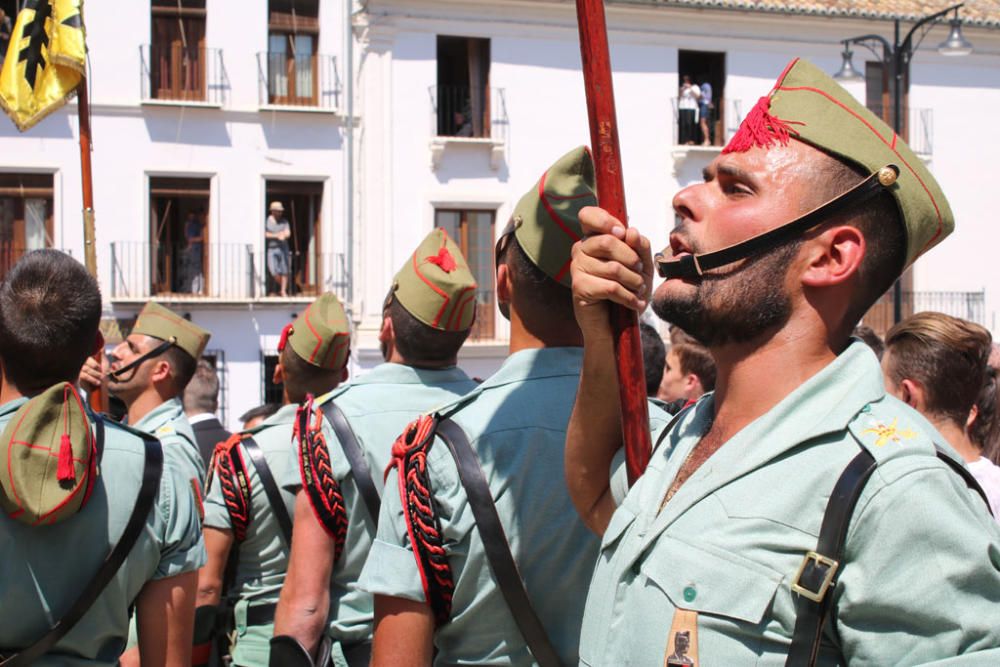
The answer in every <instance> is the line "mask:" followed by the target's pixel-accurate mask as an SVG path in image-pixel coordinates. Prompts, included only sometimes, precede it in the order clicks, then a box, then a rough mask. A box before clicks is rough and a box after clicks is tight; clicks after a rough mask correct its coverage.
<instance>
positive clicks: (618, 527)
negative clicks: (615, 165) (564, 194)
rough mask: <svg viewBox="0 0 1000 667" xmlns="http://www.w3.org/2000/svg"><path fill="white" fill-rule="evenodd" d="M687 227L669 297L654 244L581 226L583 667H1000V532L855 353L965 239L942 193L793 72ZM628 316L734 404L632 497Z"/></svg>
mask: <svg viewBox="0 0 1000 667" xmlns="http://www.w3.org/2000/svg"><path fill="white" fill-rule="evenodd" d="M673 205H674V211H675V212H676V214H677V226H676V227H675V228H674V230H673V232H672V233H671V235H670V249H669V251H665V254H667V255H668V256H669V255H671V254H672V257H669V258H665V257H662V256H660V257H658V258H657V262H656V266H657V267H658V269H659V270H660V271H661V274H662V275H663V276H664V277H665V278H666V281H665V282H663V283H662V284H661V285H659V287H658V288H657V289H656V291H655V293H654V292H653V291H652V275H653V267H654V263H653V262H654V260H653V257H652V256H651V253H650V250H649V241H648V240H647V239H645V238H643V237H642V236H641V235H640V234H639V233H638V232H636V231H634V230H633V229H628V230H626V229H624V228H623V227H622V226H621V225H620V223H619V222H618V221H616V220H615V219H614V218H612V217H611V216H610V215H609V214H608V213H607V212H606V211H602V210H601V209H598V208H589V209H586V210H585V211H583V213H582V214H581V221H582V222H583V228H584V232H585V236H586V239H585V240H584V241H582V242H580V243H579V244H577V247H576V250H575V252H574V260H573V268H572V272H573V295H574V304H575V306H576V315H577V320H578V321H579V323H580V326H581V329H582V330H583V334H584V361H583V373H582V374H581V379H580V389H579V391H578V393H577V402H576V407H575V409H574V411H573V418H572V421H571V422H570V428H569V436H568V438H567V454H566V475H567V480H568V482H569V484H570V488H571V490H572V493H573V499H574V502H575V503H576V506H577V508H578V510H579V511H580V513H581V515H582V516H583V517H584V519H585V521H586V522H587V524H588V525H589V526H591V527H592V528H593V530H594V531H595V532H597V533H598V534H600V535H602V546H601V551H600V556H599V558H598V561H597V567H596V569H595V571H594V577H593V580H592V582H591V585H590V593H589V596H588V597H587V608H586V613H585V615H584V622H583V632H582V637H583V640H582V644H581V647H580V659H581V663H582V664H584V665H624V664H632V665H663V664H670V663H669V661H666V662H665V657H666V656H670V655H672V654H674V653H675V652H677V651H678V650H679V648H678V647H679V646H680V645H681V643H682V641H681V637H682V636H683V638H684V640H685V641H684V642H683V643H686V644H687V650H686V651H685V654H686V655H688V656H690V658H691V659H692V660H693V661H694V662H695V663H696V664H699V665H745V664H762V665H781V664H789V665H796V666H798V665H809V664H812V663H813V659H812V657H811V653H812V651H813V650H818V660H817V664H822V665H835V664H837V665H846V664H850V665H900V664H905V665H915V664H923V663H926V662H935V661H939V660H940V661H942V664H943V663H944V662H947V664H949V665H951V664H977V665H981V664H991V665H992V664H1000V623H998V622H997V618H998V616H997V614H998V612H997V610H998V609H1000V526H998V525H997V523H996V522H995V521H993V519H992V518H991V517H990V514H989V510H988V507H987V504H986V502H985V500H984V499H983V498H982V497H981V495H980V494H979V493H978V488H977V486H976V485H975V483H974V481H972V480H971V476H969V475H968V471H967V470H966V469H965V468H964V464H963V463H962V462H961V461H960V460H959V458H958V457H957V455H956V454H955V453H954V451H953V450H951V448H949V447H947V445H945V446H944V447H945V448H946V450H945V451H942V452H941V454H940V456H941V457H944V458H940V457H939V455H938V451H937V449H936V447H935V440H936V439H938V437H939V436H938V435H937V433H936V432H935V431H934V430H933V428H932V427H930V425H929V424H928V423H927V421H926V420H925V419H924V418H923V417H922V416H921V415H920V414H919V413H917V412H916V411H914V410H913V409H911V408H910V407H909V406H907V405H906V404H904V403H902V402H901V401H898V400H897V399H895V398H894V397H892V396H891V395H889V394H887V393H886V390H885V387H884V384H883V380H882V371H881V368H880V366H879V363H878V361H877V360H876V358H875V355H874V354H872V352H871V350H870V349H869V348H868V346H866V345H865V344H864V343H862V342H861V341H859V340H856V339H852V338H851V337H850V334H851V331H852V330H853V329H854V326H855V324H856V323H857V322H858V320H859V319H861V316H862V315H863V314H864V313H865V312H866V311H867V310H868V309H869V308H870V307H871V305H872V304H873V303H875V301H876V300H877V299H878V298H879V297H880V296H881V295H882V294H883V293H884V292H885V291H886V290H887V289H888V288H889V287H890V286H891V285H892V284H893V282H894V281H895V280H896V278H898V277H899V275H900V274H901V272H902V271H903V269H904V268H905V267H907V266H910V265H911V264H912V263H913V262H914V260H915V259H916V258H917V257H919V256H920V255H922V254H923V253H924V252H925V251H927V250H928V249H930V248H931V247H933V246H934V245H935V244H937V243H938V242H939V241H940V240H941V239H943V238H944V237H945V236H947V235H948V234H949V233H950V232H951V231H952V229H953V228H954V218H953V216H952V213H951V209H950V208H949V206H948V202H947V200H946V199H945V196H944V194H943V193H942V192H941V189H940V187H939V186H938V184H937V182H936V181H935V180H934V177H933V176H932V175H931V174H930V172H929V171H928V170H927V168H926V166H925V165H924V163H923V162H922V161H921V160H920V159H919V158H918V157H916V156H915V155H914V154H913V152H912V151H911V150H910V148H909V147H908V146H906V145H905V144H904V142H903V141H902V140H900V139H899V138H898V137H895V136H894V135H893V133H892V131H891V130H890V129H889V128H888V127H887V126H886V125H885V123H883V122H882V121H880V120H879V119H878V118H876V117H875V115H874V114H872V113H871V112H870V111H868V110H867V109H865V108H864V107H862V106H861V105H860V104H858V103H857V102H856V101H855V99H854V98H853V97H852V96H851V95H850V93H848V92H847V91H846V90H844V89H843V88H841V87H840V86H838V85H837V83H836V82H834V81H833V80H832V79H831V78H830V77H829V76H827V75H826V74H824V73H823V72H822V71H821V70H819V69H818V68H817V67H815V66H813V65H811V64H809V63H807V62H805V61H803V60H794V61H792V62H791V63H790V64H789V65H788V67H787V68H786V69H785V71H784V72H783V73H782V74H781V76H780V77H779V79H778V81H777V83H776V84H775V86H774V87H773V89H772V90H771V92H770V94H768V95H767V96H765V97H763V98H761V99H760V101H759V102H758V103H757V105H756V106H755V107H754V109H753V110H752V111H751V112H750V113H749V114H748V115H747V117H746V118H745V119H744V122H743V124H742V125H741V127H740V129H739V131H738V132H737V133H736V135H735V136H734V138H733V140H732V141H731V142H730V143H729V145H728V146H727V147H726V148H725V149H724V150H723V152H722V154H721V155H720V156H719V157H717V158H716V159H715V160H713V162H712V163H711V164H710V165H709V167H708V168H707V170H706V181H705V182H704V183H700V184H697V185H692V186H690V187H687V188H685V189H683V190H681V191H680V192H679V193H677V195H675V197H674V199H673ZM817 207H818V210H816V209H817ZM810 212H811V213H810ZM790 221H793V222H791V223H790ZM795 221H797V222H795ZM720 249H726V250H725V253H724V254H717V252H716V251H719V250H720ZM609 295H610V301H613V302H615V303H619V304H621V305H622V306H624V307H627V308H631V309H634V310H638V311H642V310H644V309H645V306H646V304H647V302H648V300H649V299H650V298H651V297H652V303H653V308H654V310H655V312H656V313H657V314H658V315H659V316H660V317H661V318H663V319H666V320H668V321H671V322H674V323H676V324H678V325H679V326H681V327H683V328H684V329H685V330H686V331H688V332H690V333H691V334H692V335H694V336H695V337H696V338H698V339H700V340H701V341H702V342H704V343H705V344H706V345H707V346H708V348H709V350H710V351H711V352H712V356H713V357H715V360H716V364H717V366H718V380H717V384H716V389H715V392H714V393H713V394H709V395H707V396H705V397H704V398H702V399H701V400H700V401H698V402H697V403H696V404H695V405H694V406H693V407H691V408H688V409H687V410H686V411H685V412H682V413H680V416H679V418H677V419H676V421H675V422H674V423H673V426H672V428H670V429H665V430H660V432H654V434H653V442H654V443H657V442H659V445H658V447H657V449H656V450H655V451H654V452H653V455H652V459H651V461H650V463H649V466H648V467H647V468H646V470H645V474H643V475H642V476H640V477H639V479H638V481H637V482H636V483H635V485H634V486H632V488H631V489H630V490H629V491H628V493H627V494H622V493H621V492H620V491H619V489H620V488H621V487H620V485H618V484H616V483H615V482H617V480H619V479H621V477H622V476H624V470H621V467H619V468H618V469H617V470H615V471H614V473H613V475H612V476H611V477H610V478H609V474H608V471H609V469H611V465H612V460H613V457H614V456H615V453H616V451H617V450H618V449H619V448H620V446H621V423H620V416H619V411H618V406H617V403H616V402H614V401H609V400H608V396H609V395H614V393H615V391H616V387H617V377H616V370H615V366H614V356H613V336H612V332H611V331H610V327H609V325H608V303H609ZM661 436H662V437H661ZM845 471H846V472H847V474H846V475H845ZM868 473H871V474H870V476H868ZM835 486H836V487H839V488H838V489H837V492H836V493H834V487H835ZM852 498H853V499H856V500H857V503H856V504H853V505H852V504H851V503H850V502H849V499H852ZM829 584H835V585H833V586H829ZM817 600H819V601H817ZM824 620H825V623H824V622H823V621H824ZM688 640H689V641H688Z"/></svg>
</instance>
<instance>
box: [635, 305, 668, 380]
mask: <svg viewBox="0 0 1000 667" xmlns="http://www.w3.org/2000/svg"><path fill="white" fill-rule="evenodd" d="M639 335H640V337H641V338H642V364H643V367H644V368H645V369H646V395H647V396H656V392H657V391H659V389H660V382H661V381H662V380H663V367H664V366H665V365H666V363H667V346H666V345H664V344H663V338H661V337H660V332H659V331H657V330H656V327H654V326H652V325H650V324H647V323H645V322H639Z"/></svg>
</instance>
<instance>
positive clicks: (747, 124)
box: [723, 59, 955, 266]
mask: <svg viewBox="0 0 1000 667" xmlns="http://www.w3.org/2000/svg"><path fill="white" fill-rule="evenodd" d="M787 138H793V139H797V140H799V141H802V142H804V143H807V144H810V145H812V146H815V147H816V148H819V149H821V150H823V151H826V152H827V153H830V154H832V155H834V156H835V157H837V158H839V159H841V160H843V161H845V162H849V163H852V164H854V165H857V166H859V167H861V168H862V169H863V170H865V172H866V173H869V174H870V173H874V172H877V171H878V170H879V169H882V168H883V167H885V166H886V165H890V164H891V165H896V166H898V168H899V177H898V178H897V179H896V181H895V183H894V184H893V185H892V186H891V187H889V192H890V193H892V196H893V197H894V198H895V200H896V203H897V204H898V205H899V211H900V218H901V219H902V221H903V224H904V225H905V227H906V266H909V265H910V264H912V263H913V262H914V261H915V260H916V259H917V258H918V257H919V256H920V255H922V254H923V253H925V252H927V251H928V250H929V249H931V248H932V247H934V246H935V245H937V244H938V243H939V242H940V241H941V240H942V239H944V237H946V236H947V235H948V234H950V233H951V232H952V230H954V228H955V218H954V216H953V215H952V212H951V207H950V206H949V205H948V200H947V199H946V198H945V196H944V193H943V192H942V191H941V187H940V186H939V185H938V183H937V181H936V180H934V177H933V176H931V173H930V171H928V170H927V167H926V166H924V163H923V161H922V160H921V159H920V158H919V157H917V156H916V155H915V154H914V153H913V151H912V150H910V147H909V146H907V145H906V143H905V142H904V141H903V140H902V139H900V138H899V137H897V136H896V135H895V134H894V133H893V131H892V130H891V129H890V128H889V126H887V125H886V124H885V123H884V122H883V121H882V120H881V119H880V118H878V117H877V116H876V115H875V114H873V113H872V112H871V111H869V110H868V109H866V108H865V107H864V106H862V105H861V104H859V103H858V101H857V100H855V99H854V97H853V96H852V95H851V94H850V93H848V92H847V91H846V90H844V89H843V88H842V87H841V86H840V85H839V84H837V82H836V81H834V80H833V79H832V78H830V77H829V76H828V75H827V74H826V73H825V72H823V71H822V70H820V69H819V68H818V67H816V66H815V65H813V64H812V63H810V62H807V61H805V60H800V59H796V60H793V61H792V62H791V63H790V64H789V65H788V66H787V67H786V68H785V71H784V72H783V73H782V74H781V76H780V77H778V81H777V83H775V85H774V88H773V89H772V90H771V93H770V94H769V95H768V96H767V97H764V98H761V100H760V101H759V102H758V103H757V106H756V107H755V108H754V109H753V110H752V111H751V112H750V113H749V114H747V117H746V118H745V119H744V121H743V123H742V125H741V126H740V129H739V131H738V132H737V133H736V135H735V136H734V137H733V139H732V141H730V142H729V145H728V146H726V148H725V149H724V151H723V152H734V151H736V152H739V151H744V150H747V149H749V148H751V147H753V146H764V147H769V146H771V145H774V144H777V143H785V142H787Z"/></svg>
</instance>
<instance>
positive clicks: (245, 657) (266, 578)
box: [205, 405, 299, 665]
mask: <svg viewBox="0 0 1000 667" xmlns="http://www.w3.org/2000/svg"><path fill="white" fill-rule="evenodd" d="M297 409H298V405H285V406H283V407H282V408H281V409H280V410H278V412H276V413H275V414H273V415H271V416H270V417H268V418H267V419H266V420H264V421H263V422H261V424H260V425H259V426H257V427H256V428H254V429H252V430H251V431H250V433H251V434H252V435H253V439H254V440H255V441H256V442H257V445H258V446H259V447H260V449H261V452H263V454H264V460H265V461H267V466H268V468H269V469H270V471H271V475H272V477H274V479H275V482H276V483H277V480H279V479H283V478H285V477H287V476H288V475H289V474H294V475H298V474H299V472H298V461H297V460H296V458H295V450H294V449H293V448H292V426H293V424H294V422H295V412H296V410H297ZM240 449H241V450H242V454H243V461H244V463H245V464H246V470H247V480H248V482H249V483H250V525H249V526H248V527H247V534H246V539H245V540H244V541H243V542H241V543H234V544H233V548H234V549H239V561H238V564H237V567H236V578H235V581H234V583H233V590H232V591H227V594H228V595H236V596H238V597H239V601H238V602H237V603H236V609H235V616H236V644H235V647H234V648H233V653H232V655H233V661H234V663H235V664H237V665H266V664H267V661H268V658H269V656H270V653H271V651H270V644H269V642H270V640H271V636H272V635H273V634H274V623H273V622H272V623H268V624H267V625H263V626H253V627H247V622H246V616H247V608H248V607H250V606H251V605H252V606H257V605H261V604H274V603H277V601H278V597H279V595H280V594H281V586H282V585H283V584H284V583H285V573H286V572H287V571H288V550H289V545H287V544H285V539H284V537H283V536H282V534H281V526H280V525H279V524H278V519H277V517H276V516H275V515H274V511H273V510H272V509H271V503H270V502H269V501H268V498H267V492H266V491H265V490H264V485H263V484H261V482H260V477H259V476H258V475H257V468H256V467H255V466H254V464H253V462H252V461H251V459H250V456H249V454H247V453H246V448H245V447H243V445H240ZM279 488H280V485H279ZM281 497H282V500H283V501H284V504H285V510H286V511H287V512H288V516H289V517H290V518H291V517H294V516H295V494H294V493H292V492H290V491H288V490H285V489H281ZM205 526H207V527H210V528H219V529H221V530H232V527H233V523H232V520H231V519H230V517H229V512H228V510H226V503H225V501H224V500H223V496H222V486H221V484H220V483H219V481H218V478H217V477H213V480H212V485H211V487H209V489H208V495H207V496H206V497H205Z"/></svg>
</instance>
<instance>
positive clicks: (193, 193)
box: [149, 177, 211, 296]
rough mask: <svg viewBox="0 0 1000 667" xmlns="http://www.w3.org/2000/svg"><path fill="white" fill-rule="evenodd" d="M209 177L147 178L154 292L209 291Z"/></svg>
mask: <svg viewBox="0 0 1000 667" xmlns="http://www.w3.org/2000/svg"><path fill="white" fill-rule="evenodd" d="M210 183H211V181H210V179H207V178H169V177H151V178H150V179H149V217H150V227H151V228H150V233H149V238H150V261H151V266H152V270H151V271H150V280H151V283H152V293H153V294H194V295H199V296H201V295H204V294H207V293H208V283H207V280H208V275H209V271H208V268H209V267H208V255H209V253H207V252H206V248H208V215H207V213H208V204H209V196H210V195H209V192H210Z"/></svg>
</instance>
